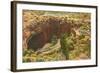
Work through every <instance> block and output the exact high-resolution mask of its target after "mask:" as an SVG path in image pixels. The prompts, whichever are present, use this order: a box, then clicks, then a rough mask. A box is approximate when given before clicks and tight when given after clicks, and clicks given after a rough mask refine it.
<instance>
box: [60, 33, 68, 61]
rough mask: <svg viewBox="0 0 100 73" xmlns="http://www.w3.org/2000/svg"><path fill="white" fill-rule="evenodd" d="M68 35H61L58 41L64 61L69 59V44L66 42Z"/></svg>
mask: <svg viewBox="0 0 100 73" xmlns="http://www.w3.org/2000/svg"><path fill="white" fill-rule="evenodd" d="M68 37H69V35H68V34H62V36H61V39H60V44H61V51H62V53H63V54H64V55H65V57H66V60H67V59H69V44H68V42H67V38H68Z"/></svg>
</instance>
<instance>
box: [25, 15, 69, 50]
mask: <svg viewBox="0 0 100 73" xmlns="http://www.w3.org/2000/svg"><path fill="white" fill-rule="evenodd" d="M70 32H71V25H70V24H69V23H67V18H66V17H57V16H35V17H34V19H33V20H32V21H31V22H30V24H27V25H26V27H25V28H24V32H23V40H24V42H23V43H24V44H23V47H24V48H28V49H33V50H34V51H36V50H38V49H40V48H42V47H43V46H44V45H45V44H46V43H48V42H50V40H51V38H52V36H53V35H55V36H56V37H57V38H60V36H61V34H64V33H68V34H70Z"/></svg>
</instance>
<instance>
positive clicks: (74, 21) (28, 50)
mask: <svg viewBox="0 0 100 73" xmlns="http://www.w3.org/2000/svg"><path fill="white" fill-rule="evenodd" d="M90 19H91V17H90V14H89V13H71V12H53V11H34V10H23V62H35V61H39V62H40V61H59V60H76V59H78V60H79V59H89V58H90V57H91V55H90V45H91V44H90V42H91V39H90V37H91V36H90V35H91V33H90V32H91V29H90V28H91V26H90V24H91V23H90Z"/></svg>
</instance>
